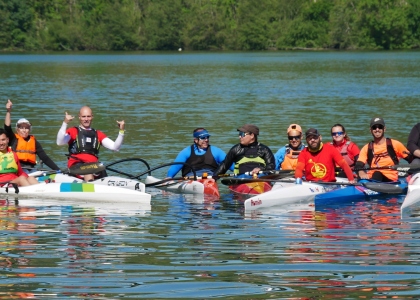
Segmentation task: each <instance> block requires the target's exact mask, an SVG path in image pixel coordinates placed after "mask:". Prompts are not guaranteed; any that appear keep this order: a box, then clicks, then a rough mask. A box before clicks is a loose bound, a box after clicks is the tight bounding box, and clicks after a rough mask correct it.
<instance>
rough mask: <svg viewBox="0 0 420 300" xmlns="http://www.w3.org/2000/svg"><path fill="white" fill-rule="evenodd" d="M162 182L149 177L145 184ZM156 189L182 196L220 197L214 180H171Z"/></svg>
mask: <svg viewBox="0 0 420 300" xmlns="http://www.w3.org/2000/svg"><path fill="white" fill-rule="evenodd" d="M159 181H162V179H159V178H156V177H154V176H150V175H149V176H147V177H146V179H145V180H144V182H145V183H146V184H152V183H155V182H159ZM154 187H155V188H158V189H161V190H165V191H168V192H173V193H178V194H179V193H180V194H200V195H211V196H217V197H219V196H220V194H219V188H218V186H217V183H216V181H214V179H212V178H205V179H197V180H170V181H167V182H164V183H162V184H158V185H155V186H154Z"/></svg>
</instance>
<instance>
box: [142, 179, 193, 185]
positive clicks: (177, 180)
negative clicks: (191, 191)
mask: <svg viewBox="0 0 420 300" xmlns="http://www.w3.org/2000/svg"><path fill="white" fill-rule="evenodd" d="M184 180H188V177H174V178H165V179H162V180H159V181H156V182H152V183H146V184H145V186H146V187H151V186H156V185H160V184H162V183H165V182H169V181H175V182H174V184H177V183H178V182H179V181H184ZM169 185H171V184H169Z"/></svg>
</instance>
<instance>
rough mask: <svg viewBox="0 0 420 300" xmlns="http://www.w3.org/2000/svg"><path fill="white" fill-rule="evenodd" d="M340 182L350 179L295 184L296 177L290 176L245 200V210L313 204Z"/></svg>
mask: <svg viewBox="0 0 420 300" xmlns="http://www.w3.org/2000/svg"><path fill="white" fill-rule="evenodd" d="M339 182H348V180H347V179H344V178H337V184H332V185H325V184H321V183H315V182H308V181H304V182H302V184H295V179H294V178H290V180H286V179H283V180H282V181H279V182H276V183H275V184H274V186H273V188H272V190H271V191H269V192H266V193H263V194H260V195H256V196H254V197H251V198H249V199H247V200H245V202H244V207H245V211H251V210H256V209H260V208H265V207H272V206H280V205H291V204H294V205H295V204H305V203H312V204H313V201H314V199H315V197H316V196H317V195H320V194H324V193H326V192H328V191H330V190H333V189H335V188H337V187H339Z"/></svg>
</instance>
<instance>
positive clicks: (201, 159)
mask: <svg viewBox="0 0 420 300" xmlns="http://www.w3.org/2000/svg"><path fill="white" fill-rule="evenodd" d="M194 147H195V145H191V156H190V157H189V158H188V159H187V161H186V162H185V163H187V164H189V165H190V166H192V167H193V168H194V171H199V170H203V169H206V170H211V171H214V170H216V168H217V162H216V160H215V159H214V156H213V154H212V153H211V146H210V145H209V147H208V148H207V151H206V153H204V154H203V155H197V154H195V151H194ZM189 172H191V168H190V167H189V166H186V165H184V167H182V176H187V174H188V173H189Z"/></svg>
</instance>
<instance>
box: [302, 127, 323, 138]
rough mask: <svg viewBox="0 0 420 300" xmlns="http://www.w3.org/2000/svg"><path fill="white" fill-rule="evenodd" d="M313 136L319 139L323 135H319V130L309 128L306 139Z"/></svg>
mask: <svg viewBox="0 0 420 300" xmlns="http://www.w3.org/2000/svg"><path fill="white" fill-rule="evenodd" d="M313 135H315V136H317V137H318V136H320V135H321V134H320V133H319V131H318V129H315V128H309V129H308V130H306V132H305V136H306V137H308V136H313Z"/></svg>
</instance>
